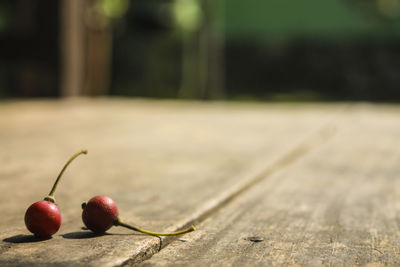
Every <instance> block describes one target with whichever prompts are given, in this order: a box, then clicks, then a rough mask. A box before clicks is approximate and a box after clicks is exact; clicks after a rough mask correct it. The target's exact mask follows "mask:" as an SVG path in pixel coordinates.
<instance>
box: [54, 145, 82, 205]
mask: <svg viewBox="0 0 400 267" xmlns="http://www.w3.org/2000/svg"><path fill="white" fill-rule="evenodd" d="M81 154H87V150H81V151H79V152H77V153H75V154H74V155H72V157H71V158H70V159H69V160H68V161H67V163H65V165H64V168H62V170H61V172H60V174H59V175H58V177H57V179H56V181H55V182H54V185H53V188H51V190H50V193H49V195H48V197H50V198H52V197H53V195H54V192H55V191H56V189H57V185H58V182H59V181H60V179H61V176H62V175H63V174H64V171H65V169H67V167H68V165H69V164H70V163H71V162H72V161H73V160H74V159H75V158H76V157H78V156H79V155H81Z"/></svg>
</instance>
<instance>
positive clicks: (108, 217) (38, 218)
mask: <svg viewBox="0 0 400 267" xmlns="http://www.w3.org/2000/svg"><path fill="white" fill-rule="evenodd" d="M81 154H87V150H82V151H79V152H78V153H76V154H74V155H73V156H72V157H71V158H70V159H69V160H68V161H67V163H66V164H65V165H64V167H63V168H62V170H61V172H60V174H59V175H58V177H57V179H56V181H55V183H54V185H53V187H52V189H51V191H50V193H49V195H48V196H46V197H45V198H44V200H42V201H38V202H35V203H33V204H32V205H31V206H30V207H29V208H28V210H27V211H26V213H25V225H26V227H27V228H28V230H29V231H30V232H31V233H33V234H35V235H36V236H39V237H41V238H49V237H51V236H52V235H54V234H55V233H57V231H58V229H60V226H61V213H60V211H59V209H58V208H57V206H56V204H55V202H56V200H55V198H54V192H55V191H56V188H57V185H58V183H59V181H60V179H61V176H62V175H63V173H64V171H65V169H66V168H67V167H68V165H69V164H70V163H71V162H72V161H73V160H74V159H75V158H76V157H78V156H79V155H81ZM82 209H83V212H82V220H83V223H84V224H85V225H86V227H87V228H88V229H90V230H92V231H93V232H95V233H104V232H106V231H107V230H108V229H110V228H111V227H112V226H113V225H114V226H123V227H126V228H128V229H131V230H134V231H138V232H141V233H144V234H148V235H155V236H171V235H180V234H184V233H188V232H191V231H193V230H194V226H191V227H190V228H188V229H186V230H183V231H179V232H173V233H156V232H150V231H146V230H143V229H140V228H137V227H134V226H131V225H129V224H127V223H124V222H123V221H122V220H121V219H120V218H119V217H118V208H117V204H115V202H114V200H112V199H111V198H110V197H107V196H96V197H93V198H92V199H90V200H89V202H88V203H83V204H82Z"/></svg>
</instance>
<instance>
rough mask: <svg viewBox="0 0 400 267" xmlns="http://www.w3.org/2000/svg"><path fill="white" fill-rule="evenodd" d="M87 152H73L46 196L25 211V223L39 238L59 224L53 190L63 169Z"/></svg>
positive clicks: (53, 232)
mask: <svg viewBox="0 0 400 267" xmlns="http://www.w3.org/2000/svg"><path fill="white" fill-rule="evenodd" d="M81 154H87V150H82V151H79V152H78V153H76V154H74V155H73V156H72V157H71V158H70V159H69V160H68V161H67V163H66V164H65V165H64V168H62V170H61V172H60V174H59V175H58V177H57V179H56V181H55V183H54V185H53V187H52V188H51V190H50V193H49V195H48V196H46V197H45V198H44V200H41V201H38V202H35V203H33V204H32V205H31V206H30V207H29V208H28V209H27V210H26V213H25V225H26V228H28V230H29V231H30V232H31V233H33V234H35V235H36V236H39V237H41V238H49V237H51V236H52V235H53V234H55V233H57V231H58V229H60V226H61V213H60V211H59V209H58V208H57V206H56V204H55V202H56V200H55V198H54V192H55V191H56V188H57V185H58V183H59V182H60V179H61V177H62V175H63V174H64V171H65V170H66V169H67V167H68V165H69V164H70V163H71V162H72V161H73V160H74V159H75V158H76V157H78V156H79V155H81Z"/></svg>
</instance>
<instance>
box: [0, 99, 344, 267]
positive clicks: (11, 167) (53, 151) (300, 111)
mask: <svg viewBox="0 0 400 267" xmlns="http://www.w3.org/2000/svg"><path fill="white" fill-rule="evenodd" d="M343 107H344V106H343V105H260V104H224V103H195V102H163V101H144V100H125V99H113V100H110V99H90V100H89V99H80V100H67V101H45V100H43V101H22V102H3V103H1V104H0V146H1V148H2V149H1V150H0V162H2V165H1V166H0V177H1V189H0V212H1V214H2V216H1V221H0V227H1V229H2V231H1V233H0V238H1V240H3V241H2V243H1V247H0V264H1V265H15V266H21V265H43V264H46V265H93V266H94V265H96V266H97V265H103V266H117V265H121V264H123V263H129V264H131V263H137V262H138V261H141V260H143V259H145V258H148V257H150V256H151V255H153V254H154V253H156V252H157V251H158V249H159V246H160V240H159V239H158V238H156V237H149V236H144V235H138V234H132V233H131V232H130V231H128V230H124V229H121V228H113V229H111V230H110V231H109V233H110V234H109V235H104V236H93V235H92V234H90V233H88V232H87V231H83V230H81V228H80V227H81V226H82V222H81V219H80V213H81V210H80V204H81V203H82V202H83V201H87V200H88V199H90V198H91V197H93V196H95V195H99V194H106V195H109V196H110V197H112V198H113V199H114V200H115V201H116V202H117V204H118V206H119V209H120V217H121V218H122V219H124V220H125V221H127V222H130V223H134V224H137V225H139V226H142V227H143V228H147V229H150V230H156V231H174V230H177V229H179V228H181V227H184V226H185V225H187V224H190V223H192V222H195V221H196V220H197V219H198V218H200V217H202V216H203V219H204V216H205V214H207V212H208V211H210V210H212V209H214V208H215V207H217V206H218V205H220V204H221V202H223V201H225V200H227V199H228V198H229V196H230V194H232V193H238V192H240V188H241V187H242V186H248V185H251V184H252V181H254V179H257V177H260V175H261V174H263V173H264V172H265V171H266V170H268V169H269V168H270V166H274V164H275V165H276V162H280V160H282V159H284V158H285V157H287V156H288V155H291V153H292V152H293V151H296V148H298V147H299V146H300V147H301V146H302V144H304V143H308V142H309V141H310V138H313V137H314V136H319V137H323V136H324V131H325V130H326V127H328V129H330V128H332V127H334V125H335V123H334V122H335V120H336V119H337V117H338V116H339V115H340V114H341V111H342V110H343ZM340 116H341V115H340ZM321 129H322V130H321ZM321 142H322V141H321ZM311 143H313V142H311ZM318 144H319V143H318ZM82 148H86V149H88V150H89V154H88V155H87V156H81V157H80V158H79V159H77V160H76V161H75V162H73V163H72V164H71V167H70V169H68V170H67V171H66V173H65V177H64V179H63V180H62V181H61V183H60V185H59V188H58V190H57V193H56V195H55V196H56V199H57V202H58V205H59V208H60V210H61V212H62V216H63V225H62V227H61V229H60V231H59V233H57V234H56V235H55V236H54V237H53V238H52V239H50V240H46V241H41V242H36V241H37V240H35V239H32V237H31V235H30V234H29V232H28V231H27V230H26V229H25V226H24V222H23V216H24V213H25V210H26V208H27V207H28V206H29V205H30V204H31V203H33V202H35V201H38V200H41V199H42V198H43V197H44V196H45V195H46V194H47V193H48V191H49V190H50V188H51V186H52V183H53V181H54V179H55V177H56V175H57V174H58V172H59V170H60V168H61V167H62V165H63V164H64V162H65V161H66V160H67V158H68V157H69V156H70V155H71V154H73V153H74V152H76V151H78V150H80V149H82ZM299 155H300V154H299ZM299 155H298V157H299ZM195 233H196V232H195ZM199 233H202V231H199ZM192 234H193V233H190V234H188V235H186V236H185V238H188V237H189V236H190V235H192Z"/></svg>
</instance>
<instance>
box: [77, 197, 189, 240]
mask: <svg viewBox="0 0 400 267" xmlns="http://www.w3.org/2000/svg"><path fill="white" fill-rule="evenodd" d="M82 209H83V211H82V221H83V223H84V224H85V225H86V227H87V228H88V229H90V230H92V231H93V232H95V233H99V234H101V233H104V232H106V231H107V230H108V229H110V228H111V227H112V226H113V225H114V226H122V227H125V228H128V229H131V230H133V231H137V232H141V233H144V234H148V235H154V236H173V235H180V234H185V233H188V232H191V231H194V229H195V228H194V226H191V227H190V228H188V229H185V230H182V231H178V232H173V233H157V232H151V231H147V230H143V229H140V228H138V227H135V226H132V225H129V224H127V223H125V222H123V221H122V220H121V219H120V218H119V217H118V208H117V204H115V202H114V200H112V199H111V198H110V197H108V196H95V197H93V198H92V199H90V200H89V202H88V203H82Z"/></svg>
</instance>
